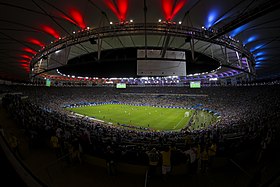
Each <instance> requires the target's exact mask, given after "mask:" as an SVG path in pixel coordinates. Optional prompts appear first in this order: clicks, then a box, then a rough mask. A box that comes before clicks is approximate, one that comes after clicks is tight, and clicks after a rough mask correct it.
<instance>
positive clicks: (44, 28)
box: [41, 25, 60, 39]
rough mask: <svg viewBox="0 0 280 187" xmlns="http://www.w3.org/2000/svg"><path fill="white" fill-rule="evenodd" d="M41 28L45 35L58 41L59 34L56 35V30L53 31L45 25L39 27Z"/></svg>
mask: <svg viewBox="0 0 280 187" xmlns="http://www.w3.org/2000/svg"><path fill="white" fill-rule="evenodd" d="M41 28H42V29H43V31H44V32H46V33H47V34H49V35H51V36H53V37H55V38H56V39H59V38H60V36H59V34H58V33H57V31H56V30H54V29H53V28H51V27H49V26H47V25H41Z"/></svg>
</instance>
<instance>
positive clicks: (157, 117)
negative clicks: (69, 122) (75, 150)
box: [67, 104, 193, 131]
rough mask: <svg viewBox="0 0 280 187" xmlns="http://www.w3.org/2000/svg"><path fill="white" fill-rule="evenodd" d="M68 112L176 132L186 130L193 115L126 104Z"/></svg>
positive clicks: (106, 105) (191, 112)
mask: <svg viewBox="0 0 280 187" xmlns="http://www.w3.org/2000/svg"><path fill="white" fill-rule="evenodd" d="M67 110H70V111H72V112H75V113H77V114H82V115H85V116H88V117H93V118H96V119H99V120H102V121H104V122H107V123H112V124H115V125H117V124H126V125H131V126H138V127H144V128H150V129H153V130H163V131H176V130H180V129H182V128H184V127H185V126H186V125H187V124H188V123H189V120H190V118H191V116H192V114H193V110H188V109H179V108H160V107H152V106H134V105H124V104H104V105H95V106H84V107H78V108H67ZM186 112H189V115H185V114H186Z"/></svg>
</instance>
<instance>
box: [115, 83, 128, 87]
mask: <svg viewBox="0 0 280 187" xmlns="http://www.w3.org/2000/svg"><path fill="white" fill-rule="evenodd" d="M117 88H126V84H125V83H117Z"/></svg>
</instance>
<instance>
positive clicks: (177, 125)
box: [173, 116, 186, 129]
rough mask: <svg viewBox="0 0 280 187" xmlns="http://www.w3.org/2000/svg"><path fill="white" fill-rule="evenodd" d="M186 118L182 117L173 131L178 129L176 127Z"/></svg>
mask: <svg viewBox="0 0 280 187" xmlns="http://www.w3.org/2000/svg"><path fill="white" fill-rule="evenodd" d="M185 118H186V116H184V117H183V118H182V119H181V120H180V121H179V122H178V123H177V124H176V125H175V126H174V127H173V129H176V128H177V127H178V125H179V124H180V123H181V122H182V121H183V120H184V119H185Z"/></svg>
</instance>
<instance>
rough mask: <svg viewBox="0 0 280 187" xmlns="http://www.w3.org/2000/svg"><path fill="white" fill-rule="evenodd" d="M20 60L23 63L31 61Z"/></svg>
mask: <svg viewBox="0 0 280 187" xmlns="http://www.w3.org/2000/svg"><path fill="white" fill-rule="evenodd" d="M19 62H22V63H29V61H28V60H23V59H22V60H19Z"/></svg>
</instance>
